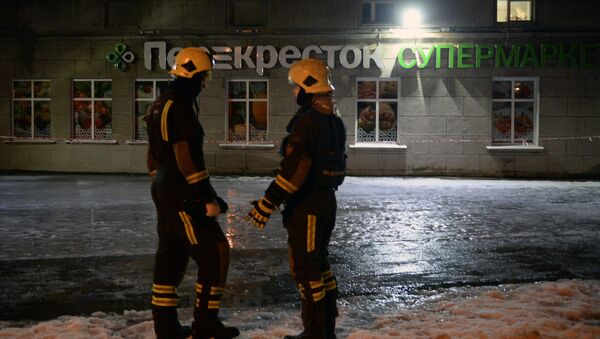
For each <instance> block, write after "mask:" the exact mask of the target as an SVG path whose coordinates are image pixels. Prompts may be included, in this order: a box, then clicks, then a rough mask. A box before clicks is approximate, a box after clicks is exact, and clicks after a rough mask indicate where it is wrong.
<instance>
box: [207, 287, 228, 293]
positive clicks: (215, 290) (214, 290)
mask: <svg viewBox="0 0 600 339" xmlns="http://www.w3.org/2000/svg"><path fill="white" fill-rule="evenodd" d="M223 292H225V287H217V286H213V287H211V288H210V295H218V294H223Z"/></svg>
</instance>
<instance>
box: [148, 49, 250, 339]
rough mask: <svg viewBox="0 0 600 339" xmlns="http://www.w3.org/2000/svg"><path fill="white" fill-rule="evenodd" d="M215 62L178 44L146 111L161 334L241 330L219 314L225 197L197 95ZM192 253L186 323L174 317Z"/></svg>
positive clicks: (155, 300) (225, 264)
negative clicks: (161, 89) (216, 183)
mask: <svg viewBox="0 0 600 339" xmlns="http://www.w3.org/2000/svg"><path fill="white" fill-rule="evenodd" d="M212 67H213V60H212V58H211V57H210V55H209V54H208V53H206V52H205V51H204V50H202V49H200V48H184V49H182V50H181V51H180V52H179V54H177V56H176V58H175V66H174V67H173V69H172V70H171V72H170V73H171V74H172V75H173V76H174V77H175V79H174V80H173V82H172V83H171V85H170V86H169V88H168V89H167V91H166V92H165V93H164V94H162V95H161V96H160V97H159V98H158V99H157V100H156V102H155V103H154V104H153V106H152V107H151V108H150V111H149V113H148V114H147V115H146V117H145V120H146V123H147V127H148V136H149V137H148V140H149V147H148V156H147V162H148V169H149V171H150V175H151V176H152V177H153V182H152V199H153V200H154V204H155V206H156V211H157V216H158V250H157V251H156V258H155V266H154V278H153V280H154V281H153V285H152V317H153V319H154V332H155V333H156V336H157V338H159V339H160V338H169V339H171V338H187V337H188V336H189V335H190V334H192V336H193V338H233V337H236V336H237V335H239V331H238V330H237V329H236V328H235V327H225V326H224V325H223V324H222V323H221V321H220V320H219V318H218V317H217V314H218V312H219V308H220V304H221V296H222V295H223V292H224V290H225V281H226V279H227V271H228V268H229V243H228V242H227V239H226V238H225V235H224V234H223V231H222V230H221V227H220V226H219V224H218V222H217V220H216V217H217V216H218V215H219V214H221V213H224V212H225V211H226V209H227V204H226V203H225V202H224V201H223V200H222V199H221V198H219V197H218V196H217V194H216V192H215V190H214V188H213V187H212V185H211V183H210V177H209V174H208V171H207V170H206V165H205V162H204V153H203V150H202V146H203V145H202V143H203V138H204V131H203V129H202V125H201V124H200V122H199V121H198V118H197V110H198V105H197V103H196V97H197V96H198V94H200V92H201V90H202V89H203V88H204V87H205V84H206V81H207V78H208V77H209V75H210V72H211V71H212ZM189 257H191V258H192V259H193V260H194V261H195V262H196V264H197V266H198V277H197V281H196V285H195V292H196V300H195V307H194V322H193V323H192V328H191V331H190V329H189V327H187V328H186V327H182V326H181V325H180V323H179V321H178V319H177V304H178V297H177V290H176V289H177V286H178V285H179V283H180V282H181V280H182V279H183V276H184V273H185V270H186V267H187V262H188V258H189ZM190 332H191V333H190Z"/></svg>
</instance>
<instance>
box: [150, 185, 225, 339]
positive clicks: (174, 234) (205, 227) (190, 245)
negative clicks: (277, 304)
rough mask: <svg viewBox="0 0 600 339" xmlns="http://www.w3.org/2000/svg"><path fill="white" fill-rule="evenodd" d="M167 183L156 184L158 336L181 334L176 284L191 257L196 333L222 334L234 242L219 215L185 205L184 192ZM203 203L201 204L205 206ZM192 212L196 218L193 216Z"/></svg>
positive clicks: (154, 299) (154, 295) (154, 303)
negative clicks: (195, 270) (206, 214)
mask: <svg viewBox="0 0 600 339" xmlns="http://www.w3.org/2000/svg"><path fill="white" fill-rule="evenodd" d="M165 186H166V185H161V184H156V183H154V184H153V185H152V198H153V200H154V203H155V206H156V210H157V216H158V250H157V252H156V258H155V267H154V280H153V282H154V283H153V286H152V315H153V318H154V329H155V333H156V336H157V338H159V339H160V338H178V333H180V332H181V327H180V324H179V321H178V320H177V305H178V296H177V290H176V289H177V286H178V285H179V284H180V283H181V280H182V279H183V276H184V274H185V270H186V267H187V262H188V258H189V257H191V258H192V259H193V260H194V261H195V262H196V264H197V266H198V277H197V280H196V287H195V290H196V291H195V292H196V300H195V305H194V322H193V324H192V332H193V338H209V337H218V336H217V335H215V331H218V329H219V328H221V327H222V324H221V323H220V321H219V319H218V318H217V314H218V312H219V308H220V306H221V297H222V295H223V292H224V290H225V282H226V280H227V270H228V268H229V244H228V242H227V239H226V238H225V235H224V234H223V231H222V230H221V228H220V226H219V224H218V222H217V221H216V220H215V218H209V217H204V218H199V217H198V215H203V214H201V213H190V212H189V211H186V210H184V209H183V207H182V203H181V196H182V195H180V194H178V192H177V191H175V190H173V189H172V188H167V187H165ZM201 206H202V205H200V203H199V207H201ZM192 214H193V215H194V216H195V218H196V219H202V220H194V219H193V218H192Z"/></svg>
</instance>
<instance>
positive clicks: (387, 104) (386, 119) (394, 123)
mask: <svg viewBox="0 0 600 339" xmlns="http://www.w3.org/2000/svg"><path fill="white" fill-rule="evenodd" d="M398 83H399V81H398V80H395V79H357V80H356V142H388V143H392V142H393V143H395V142H397V141H398V97H399V95H398V90H399V88H400V86H398Z"/></svg>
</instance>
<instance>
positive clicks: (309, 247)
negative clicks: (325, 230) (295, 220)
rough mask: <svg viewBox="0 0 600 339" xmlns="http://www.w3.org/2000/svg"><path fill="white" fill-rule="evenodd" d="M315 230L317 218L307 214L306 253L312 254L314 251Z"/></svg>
mask: <svg viewBox="0 0 600 339" xmlns="http://www.w3.org/2000/svg"><path fill="white" fill-rule="evenodd" d="M316 228H317V216H316V215H311V214H309V215H308V224H307V230H306V252H314V250H315V233H316Z"/></svg>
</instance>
